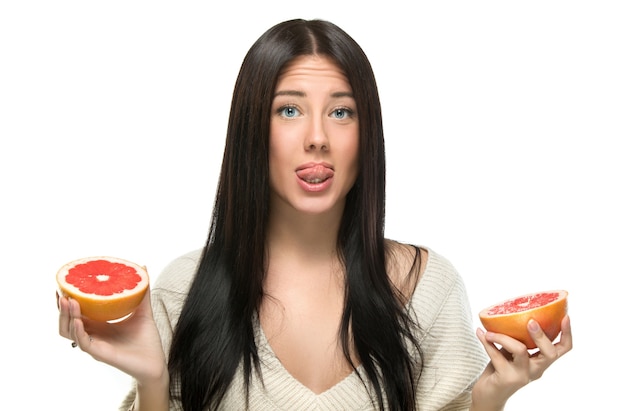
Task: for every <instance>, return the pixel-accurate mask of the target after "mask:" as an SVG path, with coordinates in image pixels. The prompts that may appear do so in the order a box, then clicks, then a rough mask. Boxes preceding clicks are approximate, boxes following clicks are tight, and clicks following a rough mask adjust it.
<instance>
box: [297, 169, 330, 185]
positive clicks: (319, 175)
mask: <svg viewBox="0 0 626 411" xmlns="http://www.w3.org/2000/svg"><path fill="white" fill-rule="evenodd" d="M296 174H297V175H298V177H299V178H300V179H302V180H304V181H306V182H307V183H321V182H323V181H325V180H327V179H329V178H331V177H332V176H333V174H334V171H333V170H332V169H330V168H328V167H324V166H322V165H317V166H314V167H307V168H303V169H301V170H297V171H296Z"/></svg>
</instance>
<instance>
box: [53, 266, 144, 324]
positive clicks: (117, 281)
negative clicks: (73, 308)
mask: <svg viewBox="0 0 626 411" xmlns="http://www.w3.org/2000/svg"><path fill="white" fill-rule="evenodd" d="M56 278H57V284H58V286H59V289H60V291H61V294H62V295H64V296H66V297H70V298H73V299H75V300H76V301H78V304H79V305H80V310H81V313H82V314H83V315H84V316H85V317H88V318H90V319H92V320H96V321H117V320H121V319H123V318H125V317H127V316H128V315H130V314H131V313H132V312H133V311H134V310H135V308H137V306H138V305H139V303H140V302H141V300H142V299H143V297H144V295H145V294H146V291H147V290H148V284H149V278H148V272H147V271H146V268H145V267H142V266H140V265H138V264H135V263H133V262H131V261H127V260H123V259H121V258H116V257H85V258H81V259H78V260H74V261H70V262H69V263H67V264H65V265H63V266H62V267H61V268H60V269H59V271H58V272H57V276H56Z"/></svg>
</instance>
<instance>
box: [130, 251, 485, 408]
mask: <svg viewBox="0 0 626 411" xmlns="http://www.w3.org/2000/svg"><path fill="white" fill-rule="evenodd" d="M200 255H201V250H196V251H193V252H191V253H188V254H186V255H184V256H181V257H179V258H177V259H176V260H174V261H173V262H172V263H171V264H170V265H169V266H168V267H166V269H165V270H164V271H163V273H161V275H159V276H158V278H157V280H156V283H155V284H154V286H153V288H152V304H153V311H154V318H155V321H156V324H157V326H158V327H159V332H160V333H161V339H162V342H163V348H164V350H165V352H166V353H168V352H169V347H170V344H171V341H172V335H173V332H174V328H175V326H176V322H177V321H178V317H179V316H180V312H181V309H182V306H183V303H184V300H185V297H186V295H187V291H188V289H189V286H190V284H191V281H192V279H193V276H194V274H195V271H196V267H197V265H198V263H199V259H200ZM410 304H411V309H412V310H413V313H414V315H415V316H416V318H415V319H416V321H417V322H418V325H419V331H418V336H417V337H418V340H419V342H420V347H421V349H422V354H423V358H422V361H423V365H424V367H423V370H422V374H421V376H420V380H419V383H418V386H417V395H416V399H415V401H416V404H417V409H418V410H419V411H435V410H446V411H456V410H459V411H460V410H468V409H469V406H470V402H471V389H472V386H473V384H474V382H475V381H476V379H477V378H478V376H479V375H480V373H481V372H482V370H483V369H484V368H485V365H486V364H487V360H488V358H487V356H486V354H485V352H484V349H483V348H482V345H481V344H480V342H479V341H478V339H477V338H476V335H475V332H474V323H473V321H472V314H471V312H470V306H469V301H468V297H467V293H466V289H465V285H464V284H463V281H462V279H461V277H460V276H459V274H458V273H457V271H456V270H455V269H454V267H453V266H452V265H451V264H450V262H449V261H448V260H446V259H445V258H444V257H442V256H440V255H439V254H437V253H435V252H434V251H432V250H430V249H428V260H427V262H426V268H425V270H424V273H423V275H422V277H421V279H420V281H419V283H418V285H417V287H416V289H415V292H414V294H413V297H412V299H411V302H410ZM255 333H256V337H255V338H256V343H257V346H258V352H259V357H260V362H261V368H262V375H263V381H260V380H259V379H258V377H257V375H256V374H255V373H253V375H252V382H251V386H250V395H249V406H250V410H253V411H256V410H267V411H274V410H289V411H292V410H297V411H338V410H372V411H374V410H377V409H378V404H377V403H376V402H375V401H374V402H373V398H374V397H375V395H374V394H373V391H372V390H371V387H370V386H369V384H368V386H365V385H364V384H363V382H362V381H361V379H360V378H359V376H358V375H357V372H359V371H362V370H361V368H360V367H359V368H357V370H356V372H353V373H352V374H350V375H349V376H347V377H346V378H345V379H343V380H342V381H340V382H339V383H338V384H336V385H335V386H333V387H332V388H330V389H329V390H327V391H325V392H323V393H321V394H315V393H314V392H313V391H311V390H309V389H308V388H307V387H305V386H304V385H302V384H301V383H300V382H298V381H297V380H296V379H295V378H294V377H292V376H291V375H290V374H289V372H288V371H287V370H286V369H285V368H284V367H283V366H282V364H281V362H280V360H279V359H278V358H277V357H276V355H274V353H273V351H272V349H271V346H270V345H269V343H268V341H267V339H266V338H265V335H264V333H263V330H262V329H261V327H260V324H259V323H258V321H256V322H255ZM414 358H415V360H416V361H419V357H418V356H417V355H416V354H415V356H414ZM362 375H365V374H364V373H362ZM243 377H244V376H243V372H242V369H241V368H240V369H239V370H238V372H237V374H236V375H235V378H234V380H233V382H232V384H231V386H230V388H229V390H228V392H227V394H226V396H225V398H224V401H223V402H222V404H221V407H220V410H224V411H232V410H244V409H245V404H246V397H245V391H244V378H243ZM172 392H173V395H172V398H171V399H170V410H171V411H174V410H182V405H181V403H180V401H179V398H178V397H179V396H180V386H179V382H178V381H172ZM134 397H135V389H134V387H132V388H131V391H130V392H129V394H128V396H127V397H126V399H125V400H124V401H123V403H122V405H121V407H120V410H128V409H130V408H131V407H132V402H133V399H134Z"/></svg>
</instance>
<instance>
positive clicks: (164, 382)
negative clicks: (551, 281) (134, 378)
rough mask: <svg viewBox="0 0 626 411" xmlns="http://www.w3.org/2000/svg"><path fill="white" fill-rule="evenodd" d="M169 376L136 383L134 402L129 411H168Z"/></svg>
mask: <svg viewBox="0 0 626 411" xmlns="http://www.w3.org/2000/svg"><path fill="white" fill-rule="evenodd" d="M169 400H170V395H169V375H167V373H166V374H165V375H164V376H162V377H161V378H159V379H157V380H153V381H150V382H139V381H138V382H137V391H136V395H135V401H134V403H133V406H132V408H131V411H167V410H169Z"/></svg>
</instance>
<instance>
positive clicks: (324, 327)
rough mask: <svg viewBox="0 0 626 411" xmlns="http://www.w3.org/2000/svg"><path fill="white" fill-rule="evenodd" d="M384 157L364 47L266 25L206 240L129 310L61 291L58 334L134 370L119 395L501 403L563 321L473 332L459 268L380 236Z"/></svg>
mask: <svg viewBox="0 0 626 411" xmlns="http://www.w3.org/2000/svg"><path fill="white" fill-rule="evenodd" d="M384 153H385V150H384V139H383V128H382V118H381V107H380V103H379V97H378V91H377V87H376V82H375V78H374V74H373V73H372V70H371V67H370V64H369V61H368V59H367V57H366V56H365V54H364V53H363V51H362V50H361V48H360V47H359V46H358V44H357V43H356V42H355V41H354V40H353V39H352V38H351V37H350V36H349V35H348V34H346V33H345V32H344V31H342V30H341V29H340V28H338V27H337V26H335V25H333V24H331V23H329V22H325V21H320V20H312V21H305V20H292V21H286V22H283V23H280V24H278V25H276V26H274V27H272V28H270V29H269V30H268V31H267V32H266V33H264V34H263V35H262V36H261V37H260V38H259V39H258V40H257V42H256V43H255V44H254V45H253V46H252V48H251V49H250V51H249V52H248V54H247V55H246V57H245V59H244V61H243V64H242V67H241V71H240V73H239V77H238V79H237V83H236V85H235V90H234V94H233V101H232V108H231V114H230V121H229V125H228V132H227V137H226V146H225V152H224V159H223V164H222V169H221V174H220V179H219V186H218V191H217V195H216V199H215V204H214V209H213V218H212V223H211V228H210V233H209V236H208V240H207V243H206V245H205V247H204V248H203V249H202V250H198V251H194V252H191V253H189V254H187V255H185V256H182V257H180V258H178V259H176V260H174V261H173V262H172V263H171V264H170V265H169V267H168V268H167V269H166V270H165V271H164V272H163V273H162V274H161V275H160V276H159V277H158V278H157V281H156V283H155V284H154V285H153V287H152V290H151V295H149V296H148V297H147V298H146V299H145V300H144V302H143V303H142V305H141V306H140V307H139V308H138V309H137V311H136V312H135V314H134V315H133V316H132V317H130V318H129V319H127V320H125V321H123V322H121V323H117V324H102V323H95V322H92V321H89V320H88V319H85V318H81V315H80V307H79V306H78V304H77V303H76V302H75V301H68V300H67V299H65V298H61V299H60V300H59V306H60V316H59V327H60V334H61V335H62V336H63V337H66V338H68V339H71V340H73V341H75V342H76V343H77V344H78V345H79V346H80V348H81V349H82V350H83V351H85V352H87V353H89V354H91V355H92V356H93V357H94V358H96V359H97V360H100V361H104V362H106V363H108V364H110V365H112V366H114V367H117V368H119V369H120V370H122V371H123V372H126V373H128V374H130V375H131V376H132V377H134V379H135V381H136V384H135V386H134V387H133V389H132V391H131V392H130V394H129V396H128V398H127V399H126V400H125V401H124V403H123V405H122V409H134V410H150V411H157V410H168V409H169V410H209V409H210V410H214V409H219V410H240V409H250V410H339V409H341V410H345V409H359V410H363V409H371V410H383V409H384V410H418V409H419V410H421V411H428V410H475V411H478V410H485V411H486V410H502V409H503V408H504V405H505V403H506V401H507V400H508V398H509V397H510V396H511V395H512V394H513V393H514V392H515V391H517V390H518V389H519V388H521V387H522V386H524V385H526V384H527V383H528V382H529V381H531V380H533V379H536V378H539V377H540V376H541V374H542V373H543V372H544V371H545V369H546V368H547V367H549V366H550V365H551V364H552V362H554V361H555V360H556V359H557V358H558V357H559V356H560V355H563V354H564V353H566V352H568V351H569V350H570V349H571V347H572V337H571V331H570V325H569V319H568V318H567V317H566V318H565V319H564V320H563V324H562V329H563V332H562V335H561V339H560V342H558V343H556V344H553V343H552V342H551V341H550V340H549V339H548V338H547V337H546V336H545V335H544V334H543V332H542V331H541V329H539V328H538V327H537V325H536V323H533V322H531V323H530V324H529V326H528V327H529V330H530V332H531V335H532V336H533V337H534V339H535V341H536V343H537V345H538V347H539V348H540V351H539V352H538V353H536V354H534V355H532V356H530V355H529V353H528V351H527V350H526V347H525V346H524V345H523V344H522V343H520V342H519V341H516V340H513V339H512V338H510V337H508V336H505V335H499V334H493V333H484V332H483V331H482V330H480V329H479V330H477V331H475V330H474V328H473V318H472V315H471V313H470V310H469V304H468V299H467V295H466V292H465V288H464V286H463V282H462V279H461V278H460V277H459V275H458V273H457V272H456V271H455V269H454V268H453V266H452V265H451V264H450V263H449V262H448V261H447V260H446V259H445V258H444V257H442V256H441V255H439V254H437V253H436V252H435V251H433V250H430V249H427V248H424V247H416V246H413V245H410V244H402V243H398V242H395V241H392V240H389V239H386V238H385V237H384V215H385V156H384ZM496 344H498V345H499V346H501V347H502V350H499V349H498V348H496V347H497V345H496Z"/></svg>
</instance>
